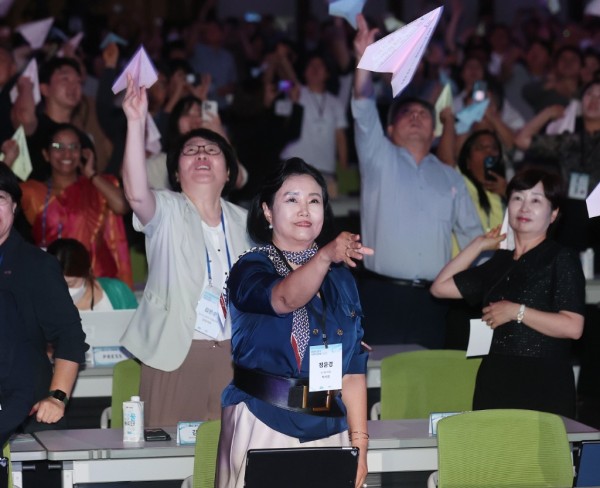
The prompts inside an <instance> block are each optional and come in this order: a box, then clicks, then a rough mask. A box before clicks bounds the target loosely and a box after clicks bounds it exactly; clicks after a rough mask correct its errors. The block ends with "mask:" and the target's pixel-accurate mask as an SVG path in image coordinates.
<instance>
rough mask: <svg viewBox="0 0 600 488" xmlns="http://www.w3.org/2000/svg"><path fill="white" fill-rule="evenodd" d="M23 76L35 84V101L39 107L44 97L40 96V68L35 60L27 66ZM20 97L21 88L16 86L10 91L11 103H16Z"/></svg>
mask: <svg viewBox="0 0 600 488" xmlns="http://www.w3.org/2000/svg"><path fill="white" fill-rule="evenodd" d="M21 76H24V77H25V78H29V79H30V80H31V82H32V83H33V101H34V102H35V104H36V105H37V104H38V103H40V101H41V100H42V95H41V94H40V80H39V77H38V66H37V61H36V60H35V58H33V59H32V60H31V61H29V63H28V64H27V67H26V68H25V69H24V70H23V72H22V73H21ZM18 96H19V87H18V86H17V85H16V84H15V86H13V87H12V89H11V90H10V101H11V102H12V103H15V100H16V99H17V97H18Z"/></svg>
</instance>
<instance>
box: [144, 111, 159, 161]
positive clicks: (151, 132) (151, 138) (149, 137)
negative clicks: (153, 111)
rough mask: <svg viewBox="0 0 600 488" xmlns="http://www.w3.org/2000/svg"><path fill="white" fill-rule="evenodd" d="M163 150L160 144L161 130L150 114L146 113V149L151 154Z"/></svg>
mask: <svg viewBox="0 0 600 488" xmlns="http://www.w3.org/2000/svg"><path fill="white" fill-rule="evenodd" d="M161 150H162V145H161V144H160V131H159V130H158V127H156V124H155V123H154V119H153V118H152V116H151V115H150V114H147V115H146V151H148V152H149V153H150V154H158V153H159V152H160V151H161Z"/></svg>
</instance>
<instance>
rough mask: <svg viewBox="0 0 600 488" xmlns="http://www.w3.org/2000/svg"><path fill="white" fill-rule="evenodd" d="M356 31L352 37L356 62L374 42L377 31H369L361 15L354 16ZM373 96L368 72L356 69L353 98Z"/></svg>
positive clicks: (371, 82)
mask: <svg viewBox="0 0 600 488" xmlns="http://www.w3.org/2000/svg"><path fill="white" fill-rule="evenodd" d="M356 23H357V26H358V31H357V32H356V36H355V37H354V55H355V57H356V59H357V61H358V60H360V58H362V55H363V54H364V53H365V50H366V49H367V47H369V46H370V45H371V44H373V42H374V41H375V35H376V34H377V29H370V30H369V26H368V25H367V21H366V20H365V17H364V16H363V15H362V14H358V15H357V16H356ZM372 95H373V80H372V76H371V72H370V71H366V70H364V69H359V68H356V72H355V74H354V98H367V97H370V96H372Z"/></svg>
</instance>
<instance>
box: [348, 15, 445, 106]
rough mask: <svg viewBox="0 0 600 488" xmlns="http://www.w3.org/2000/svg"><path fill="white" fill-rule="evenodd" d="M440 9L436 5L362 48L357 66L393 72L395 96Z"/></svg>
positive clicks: (418, 57) (412, 69)
mask: <svg viewBox="0 0 600 488" xmlns="http://www.w3.org/2000/svg"><path fill="white" fill-rule="evenodd" d="M442 11H443V7H438V8H436V9H435V10H432V11H431V12H429V13H428V14H426V15H423V16H422V17H419V18H418V19H416V20H414V21H412V22H411V23H410V24H407V25H405V26H404V27H401V28H400V29H398V30H397V31H395V32H392V33H391V34H388V35H387V36H385V37H384V38H383V39H380V40H379V41H377V42H374V43H373V44H371V45H370V46H369V47H367V49H365V52H364V54H363V56H362V58H361V59H360V62H359V63H358V67H359V68H361V69H365V70H369V71H376V72H379V73H393V75H392V91H393V93H394V96H397V95H398V94H399V93H400V92H401V91H402V90H403V89H404V88H405V87H406V85H408V84H409V83H410V80H411V79H412V77H413V75H414V74H415V71H416V69H417V66H418V65H419V61H420V60H421V58H422V57H423V54H424V53H425V48H426V47H427V43H428V42H429V40H430V39H431V36H432V34H433V31H434V30H435V27H436V26H437V23H438V21H439V19H440V16H441V15H442Z"/></svg>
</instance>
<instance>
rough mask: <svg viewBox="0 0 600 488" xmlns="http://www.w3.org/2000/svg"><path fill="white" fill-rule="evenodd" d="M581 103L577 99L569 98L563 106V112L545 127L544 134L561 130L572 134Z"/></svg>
mask: <svg viewBox="0 0 600 488" xmlns="http://www.w3.org/2000/svg"><path fill="white" fill-rule="evenodd" d="M580 107H581V104H580V102H579V100H571V102H570V103H569V105H567V107H566V108H565V111H564V114H563V116H562V117H560V118H559V119H556V120H554V121H552V122H550V123H549V124H548V127H546V134H550V135H557V134H562V133H563V132H568V133H570V134H572V133H573V132H575V119H576V118H577V115H578V114H579V112H580Z"/></svg>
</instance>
